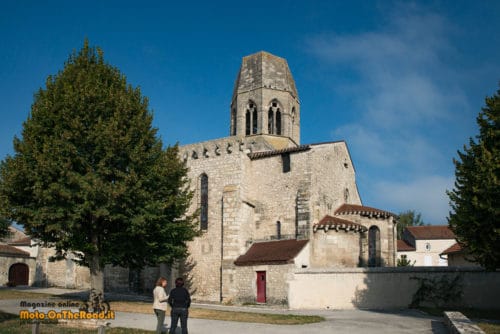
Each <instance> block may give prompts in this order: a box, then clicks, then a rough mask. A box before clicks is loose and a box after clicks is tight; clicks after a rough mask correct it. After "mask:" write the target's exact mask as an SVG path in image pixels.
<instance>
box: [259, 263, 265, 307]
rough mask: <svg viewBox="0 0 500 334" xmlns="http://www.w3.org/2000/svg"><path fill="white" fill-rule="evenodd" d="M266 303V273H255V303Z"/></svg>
mask: <svg viewBox="0 0 500 334" xmlns="http://www.w3.org/2000/svg"><path fill="white" fill-rule="evenodd" d="M265 302H266V272H265V271H258V272H257V303H265Z"/></svg>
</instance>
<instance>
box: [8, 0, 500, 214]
mask: <svg viewBox="0 0 500 334" xmlns="http://www.w3.org/2000/svg"><path fill="white" fill-rule="evenodd" d="M498 17H500V2H499V1H487V0H485V1H417V2H410V1H401V2H398V1H326V0H325V1H298V0H297V1H292V0H282V1H259V0H258V1H249V2H240V1H234V0H233V1H183V2H181V1H175V2H174V1H147V0H146V1H141V2H137V1H124V0H122V1H94V0H90V1H43V2H42V1H34V0H33V1H26V0H19V1H8V2H7V1H6V2H2V4H1V5H0V50H1V52H0V77H1V80H0V101H1V104H0V115H1V122H0V159H4V158H5V156H6V155H7V154H12V153H13V149H12V139H13V137H14V136H15V135H17V136H19V135H20V133H21V129H22V123H23V121H24V120H26V118H27V116H28V114H29V112H30V106H31V104H32V102H33V94H34V93H35V92H36V91H37V90H38V89H39V88H40V87H44V82H45V80H46V78H47V76H48V75H51V74H56V73H57V72H58V71H59V70H61V69H62V68H63V66H64V62H65V61H66V60H67V58H68V56H69V54H70V53H71V52H72V51H73V50H75V49H76V50H77V49H79V48H81V46H82V45H83V40H84V38H88V39H89V41H90V44H91V45H95V46H99V47H101V48H102V49H103V51H104V57H105V59H106V61H107V62H109V63H110V64H112V65H113V66H116V67H118V68H119V69H120V70H121V71H122V73H123V74H125V75H126V76H127V79H128V82H129V83H130V84H132V85H133V86H140V87H141V90H142V93H143V95H145V96H147V97H148V98H149V100H150V107H151V110H152V111H153V114H154V125H155V126H156V127H157V128H158V129H159V134H160V135H161V137H162V140H163V141H164V143H166V144H174V143H176V142H179V143H180V144H188V143H194V142H198V141H204V140H209V139H215V138H221V137H225V136H227V135H228V134H229V104H230V99H231V95H232V90H233V84H234V81H235V79H236V74H237V72H238V69H239V66H240V64H241V58H242V57H243V56H245V55H248V54H252V53H255V52H257V51H260V50H265V51H268V52H271V53H273V54H275V55H278V56H281V57H283V58H286V59H287V60H288V64H289V66H290V68H291V71H292V74H293V76H294V78H295V82H296V85H297V88H298V91H299V98H300V101H301V136H302V137H301V142H302V143H303V144H307V143H317V142H325V141H337V140H345V141H346V142H347V144H348V146H349V149H350V152H351V156H352V158H353V162H354V166H355V168H356V173H357V183H358V189H359V191H360V194H361V198H362V200H363V204H364V205H368V206H374V207H377V208H381V209H385V210H389V211H392V212H395V213H399V212H401V211H405V210H416V211H417V212H420V213H422V217H423V219H424V221H425V222H427V223H431V224H446V216H447V215H448V211H449V205H448V197H447V196H446V194H445V191H446V189H451V188H452V187H453V182H454V178H455V177H454V166H453V163H452V159H453V158H454V157H456V151H457V149H462V147H463V145H464V144H466V143H468V140H469V137H474V136H475V135H476V134H477V131H478V130H477V125H476V122H475V118H476V116H477V114H478V112H479V111H480V109H481V107H483V106H484V98H485V97H486V96H491V95H493V94H494V93H495V91H496V90H497V89H498V87H499V86H498V84H499V81H500V61H499V60H500V37H499V36H500V20H498Z"/></svg>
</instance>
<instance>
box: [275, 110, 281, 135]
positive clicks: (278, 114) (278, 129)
mask: <svg viewBox="0 0 500 334" xmlns="http://www.w3.org/2000/svg"><path fill="white" fill-rule="evenodd" d="M276 134H277V135H281V111H280V110H279V109H278V111H276Z"/></svg>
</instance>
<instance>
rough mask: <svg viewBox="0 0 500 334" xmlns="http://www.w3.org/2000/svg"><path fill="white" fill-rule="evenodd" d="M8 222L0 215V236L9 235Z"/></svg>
mask: <svg viewBox="0 0 500 334" xmlns="http://www.w3.org/2000/svg"><path fill="white" fill-rule="evenodd" d="M9 226H10V222H9V221H8V220H7V219H5V218H3V217H1V216H0V238H4V237H6V236H8V235H9Z"/></svg>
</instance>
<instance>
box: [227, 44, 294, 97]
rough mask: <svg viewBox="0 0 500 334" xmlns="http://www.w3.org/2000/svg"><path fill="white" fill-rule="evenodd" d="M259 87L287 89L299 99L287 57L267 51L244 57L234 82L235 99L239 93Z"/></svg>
mask: <svg viewBox="0 0 500 334" xmlns="http://www.w3.org/2000/svg"><path fill="white" fill-rule="evenodd" d="M259 88H269V89H276V90H281V91H286V92H289V93H290V94H291V95H292V96H293V97H294V98H296V99H298V94H297V88H296V87H295V81H294V80H293V77H292V73H291V72H290V68H289V67H288V63H287V61H286V59H284V58H281V57H278V56H275V55H273V54H270V53H269V52H265V51H260V52H257V53H254V54H252V55H249V56H246V57H243V61H242V63H241V67H240V71H239V72H238V77H237V78H236V82H235V84H234V90H233V100H234V99H235V97H236V95H237V94H239V93H243V92H248V91H251V90H254V89H259Z"/></svg>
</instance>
